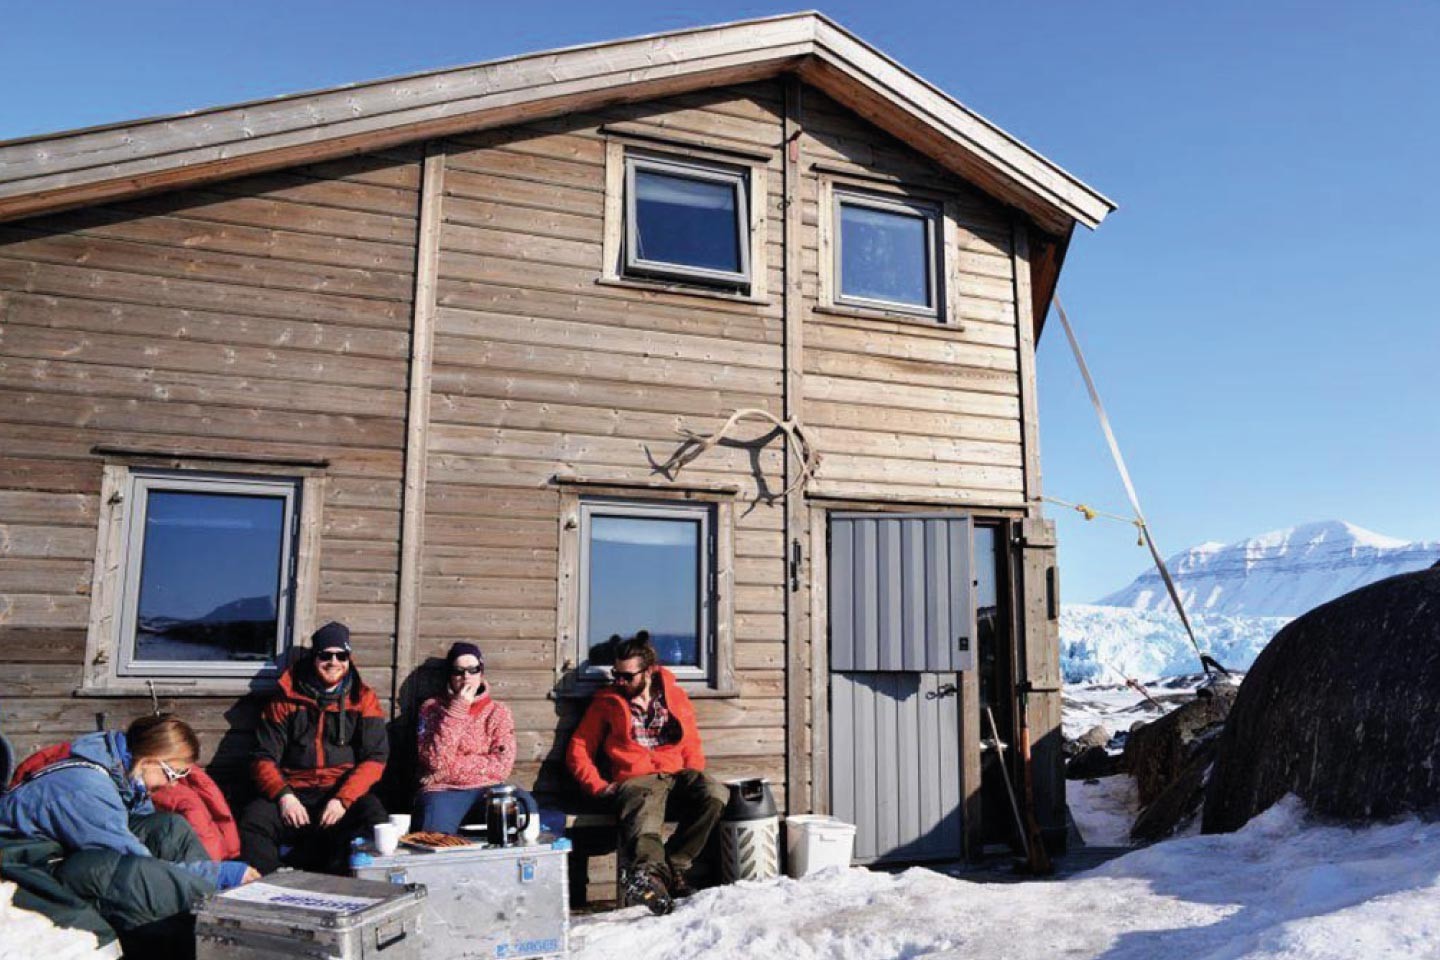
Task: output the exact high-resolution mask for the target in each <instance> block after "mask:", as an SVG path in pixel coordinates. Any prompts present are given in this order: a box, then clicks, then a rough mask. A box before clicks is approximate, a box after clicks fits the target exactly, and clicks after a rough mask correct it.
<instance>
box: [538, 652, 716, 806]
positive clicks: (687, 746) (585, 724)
mask: <svg viewBox="0 0 1440 960" xmlns="http://www.w3.org/2000/svg"><path fill="white" fill-rule="evenodd" d="M655 680H659V681H660V684H661V689H662V690H663V691H664V693H665V705H666V707H667V708H668V709H669V711H670V715H671V716H672V717H673V718H675V719H676V720H678V721H679V723H680V739H679V741H678V742H676V743H669V744H665V745H664V746H660V747H656V748H654V749H653V750H652V749H648V748H646V747H643V746H641V745H640V744H639V743H637V742H636V741H635V731H634V728H633V726H632V725H631V720H630V701H628V700H626V699H625V697H624V695H622V694H621V693H620V692H619V691H618V690H616V689H615V688H613V687H606V688H604V689H603V690H600V691H599V692H597V693H596V694H595V698H594V699H593V700H591V701H590V706H589V707H588V708H587V709H586V711H585V716H584V717H582V718H581V720H580V726H578V727H577V728H576V729H575V733H574V734H573V735H572V736H571V737H570V744H569V745H568V746H567V747H566V749H565V765H566V766H567V767H569V769H570V773H571V775H572V776H574V777H575V779H576V780H578V781H579V782H580V786H582V787H583V788H585V790H586V792H588V793H589V794H591V795H592V796H598V795H599V794H600V792H601V791H603V790H604V789H605V788H606V787H607V786H609V785H610V784H611V783H612V782H613V783H624V782H625V781H626V780H631V779H633V778H635V777H643V776H646V775H647V774H651V773H678V772H679V771H681V770H704V769H705V751H704V749H703V748H702V747H701V746H700V728H699V727H698V726H697V725H696V723H695V708H694V707H693V706H692V705H691V704H690V698H689V697H688V696H686V694H685V691H684V690H682V689H681V688H680V685H679V684H678V683H676V682H675V676H674V674H672V673H671V672H670V671H669V670H666V669H665V668H664V667H657V668H656V669H655V676H654V678H652V680H651V682H652V683H653V682H655ZM597 760H598V761H600V763H601V764H603V766H604V767H605V769H604V770H602V769H601V767H600V766H599V765H597V763H596V761H597Z"/></svg>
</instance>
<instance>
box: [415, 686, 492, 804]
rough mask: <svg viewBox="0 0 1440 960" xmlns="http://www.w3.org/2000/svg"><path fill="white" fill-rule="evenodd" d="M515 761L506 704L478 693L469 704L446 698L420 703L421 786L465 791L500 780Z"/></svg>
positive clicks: (423, 787)
mask: <svg viewBox="0 0 1440 960" xmlns="http://www.w3.org/2000/svg"><path fill="white" fill-rule="evenodd" d="M514 766H515V721H514V720H513V719H512V718H511V716H510V708H509V707H507V706H505V704H503V703H498V702H496V701H494V700H492V699H490V695H489V694H488V693H487V694H483V695H482V696H480V697H477V698H476V699H475V702H474V703H472V704H470V707H469V709H468V710H467V709H466V707H465V704H464V703H463V702H461V701H459V700H453V699H451V698H450V697H448V696H447V697H435V698H433V699H430V700H426V701H425V703H424V705H423V706H421V707H420V789H421V790H422V791H430V790H469V789H473V788H475V787H488V786H490V785H491V784H495V783H500V782H502V781H503V780H504V779H505V778H506V777H508V776H510V771H511V770H512V769H513V768H514Z"/></svg>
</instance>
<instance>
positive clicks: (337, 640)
mask: <svg viewBox="0 0 1440 960" xmlns="http://www.w3.org/2000/svg"><path fill="white" fill-rule="evenodd" d="M310 649H312V650H314V651H315V652H316V653H319V652H320V651H321V650H344V651H345V652H346V653H349V652H350V628H349V627H347V626H345V624H343V623H337V622H336V621H334V620H331V621H330V622H329V623H327V624H325V626H323V627H321V628H320V629H319V630H316V631H315V632H314V633H312V634H311V635H310Z"/></svg>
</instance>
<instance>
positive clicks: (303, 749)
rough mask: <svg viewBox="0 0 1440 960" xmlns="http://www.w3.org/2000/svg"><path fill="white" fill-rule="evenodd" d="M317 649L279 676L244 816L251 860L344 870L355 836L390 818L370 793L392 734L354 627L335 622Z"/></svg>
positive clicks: (265, 865) (244, 841)
mask: <svg viewBox="0 0 1440 960" xmlns="http://www.w3.org/2000/svg"><path fill="white" fill-rule="evenodd" d="M310 647H311V651H312V652H311V654H310V655H309V656H307V657H304V658H302V659H300V660H299V661H297V662H296V663H295V664H293V665H291V666H290V667H289V668H287V669H286V670H285V672H284V673H283V674H282V675H281V677H280V683H279V686H280V691H279V693H278V694H276V696H275V698H274V699H273V700H271V701H270V702H269V703H268V704H266V706H265V710H264V712H263V713H262V714H261V717H260V726H259V728H258V729H257V730H256V736H257V738H258V740H259V745H258V747H257V749H256V751H255V754H254V757H253V759H252V761H251V765H250V772H251V776H252V777H253V778H254V780H255V786H256V787H257V788H258V789H259V791H260V796H259V797H258V798H256V799H255V800H253V801H252V802H251V803H250V805H249V806H247V807H246V808H245V812H244V814H242V815H241V818H240V844H241V850H242V854H243V856H244V858H245V860H246V861H247V862H248V863H249V864H250V865H251V866H253V867H255V869H257V870H259V871H260V872H261V873H271V872H273V871H275V870H278V869H279V868H280V866H281V865H282V864H281V851H280V848H281V847H282V846H290V847H292V848H293V852H292V854H291V855H290V857H289V858H288V862H289V865H291V866H297V867H302V868H305V869H311V870H322V871H330V872H336V873H339V872H343V871H344V869H345V866H346V859H347V854H348V850H349V845H350V841H351V839H352V838H354V837H358V836H368V835H369V834H370V831H371V828H372V827H373V826H374V825H375V824H377V823H383V822H385V820H386V819H387V815H386V813H385V808H384V806H383V805H382V804H381V803H380V801H379V799H378V798H377V797H376V796H375V795H374V794H373V793H371V790H372V788H373V787H374V786H375V784H376V783H377V782H378V781H379V780H380V775H381V774H382V773H383V772H384V771H385V760H386V757H387V756H388V754H389V741H388V740H387V738H386V733H385V714H384V712H383V711H382V710H381V708H380V699H379V698H378V697H377V696H376V695H375V691H373V690H371V689H370V688H369V687H368V686H366V685H365V684H364V682H363V681H361V679H360V673H359V671H358V670H356V669H355V665H354V663H353V662H352V660H351V647H350V630H349V628H348V627H346V626H345V625H344V624H343V623H327V624H325V626H323V627H321V628H320V629H319V630H316V631H315V634H314V636H312V637H311V638H310Z"/></svg>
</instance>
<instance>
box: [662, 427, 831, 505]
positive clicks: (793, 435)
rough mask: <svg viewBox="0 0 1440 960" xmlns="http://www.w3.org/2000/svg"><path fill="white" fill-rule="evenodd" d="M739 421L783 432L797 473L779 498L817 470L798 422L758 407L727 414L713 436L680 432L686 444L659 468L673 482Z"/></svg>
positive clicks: (816, 459)
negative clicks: (757, 422) (767, 425)
mask: <svg viewBox="0 0 1440 960" xmlns="http://www.w3.org/2000/svg"><path fill="white" fill-rule="evenodd" d="M742 420H764V421H766V422H767V423H771V424H774V425H775V428H776V429H777V430H779V431H780V432H781V433H783V434H784V435H785V436H786V437H787V438H788V439H789V441H790V442H789V443H788V444H787V445H786V446H787V447H789V449H790V452H791V453H792V454H793V455H794V457H795V461H796V464H797V466H798V467H799V470H798V471H797V472H796V474H795V477H794V479H793V480H791V481H790V485H789V486H787V487H786V488H785V489H784V491H782V492H781V493H780V496H781V497H786V496H789V495H790V494H791V493H792V492H793V491H795V490H799V489H802V488H803V487H804V486H805V483H806V481H808V480H809V479H810V478H811V477H812V476H814V475H815V471H816V470H818V469H820V453H819V451H817V450H816V449H815V447H814V445H812V444H811V443H810V440H809V438H807V437H806V436H805V428H804V427H803V426H801V425H800V422H799V421H798V420H782V419H781V418H779V417H777V416H775V414H773V413H771V412H770V411H769V410H761V409H759V408H758V407H746V408H744V409H741V410H736V411H735V412H734V413H732V414H730V418H729V419H728V420H726V421H725V423H724V424H723V425H722V426H721V427H720V429H719V430H716V431H715V432H714V433H696V432H694V431H693V430H681V431H680V434H681V435H682V436H684V437H685V442H684V443H683V444H681V445H680V449H678V450H676V451H675V452H674V453H673V454H671V455H670V459H669V460H667V461H666V462H665V463H664V465H663V466H662V467H661V470H663V471H664V472H665V473H666V474H667V475H668V476H669V477H670V478H671V479H672V480H673V479H674V478H675V477H677V476H679V474H680V471H681V470H683V469H685V468H686V467H687V466H689V465H690V464H692V463H694V462H695V461H696V460H698V459H699V458H700V456H701V455H702V454H704V453H705V451H706V450H709V449H711V448H712V447H714V446H715V445H716V444H718V443H720V442H721V441H722V440H725V439H733V438H730V433H731V431H732V430H734V429H735V426H736V424H738V423H739V422H740V421H742Z"/></svg>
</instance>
